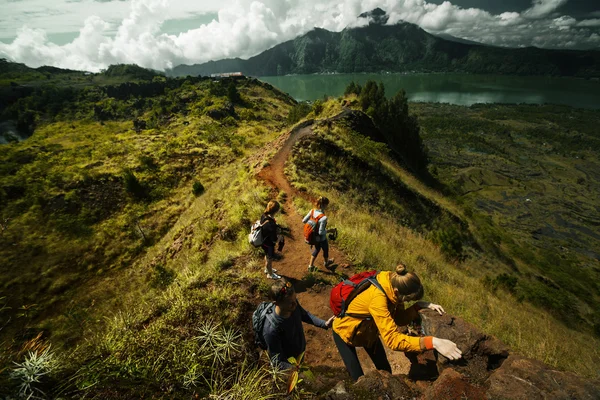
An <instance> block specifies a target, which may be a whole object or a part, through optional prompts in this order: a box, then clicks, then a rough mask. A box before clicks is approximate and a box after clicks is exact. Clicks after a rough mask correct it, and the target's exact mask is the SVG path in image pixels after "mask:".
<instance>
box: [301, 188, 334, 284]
mask: <svg viewBox="0 0 600 400" xmlns="http://www.w3.org/2000/svg"><path fill="white" fill-rule="evenodd" d="M328 205H329V199H328V198H327V197H323V196H321V197H319V198H318V199H317V201H316V203H315V208H313V209H312V210H310V211H309V212H308V214H306V216H305V217H304V218H303V219H302V222H303V223H304V224H305V226H306V225H308V224H312V225H313V226H314V228H312V230H314V234H313V236H312V237H311V238H310V239H309V238H306V237H305V239H306V241H307V243H308V244H310V245H311V249H312V252H311V255H310V261H309V263H308V272H314V271H316V270H317V267H315V261H316V260H317V255H319V252H320V251H321V249H323V259H324V262H325V268H327V269H331V267H332V266H333V263H334V260H333V259H329V242H328V241H327V216H326V215H325V209H326V208H327V206H328ZM305 232H306V228H305ZM305 234H306V233H305Z"/></svg>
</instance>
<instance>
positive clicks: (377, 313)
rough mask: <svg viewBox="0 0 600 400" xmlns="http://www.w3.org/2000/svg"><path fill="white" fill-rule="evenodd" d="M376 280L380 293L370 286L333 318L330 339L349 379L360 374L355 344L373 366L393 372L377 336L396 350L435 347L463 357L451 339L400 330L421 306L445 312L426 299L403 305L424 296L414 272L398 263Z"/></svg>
mask: <svg viewBox="0 0 600 400" xmlns="http://www.w3.org/2000/svg"><path fill="white" fill-rule="evenodd" d="M377 282H379V284H380V285H381V287H382V289H383V292H382V291H381V290H380V289H379V288H377V287H376V286H375V285H371V286H370V287H369V288H367V289H366V290H365V291H364V292H362V293H360V294H359V295H358V296H356V297H355V298H354V300H352V302H351V303H350V305H349V306H348V309H347V310H346V315H345V316H344V317H341V318H336V319H335V320H334V321H333V340H334V342H335V344H336V346H337V348H338V351H339V352H340V355H341V357H342V360H343V361H344V365H345V366H346V369H347V370H348V372H349V373H350V376H351V377H352V379H354V380H357V379H358V378H359V377H361V376H362V375H363V370H362V367H361V366H360V362H359V361H358V356H357V354H356V347H364V348H365V350H366V351H367V354H369V357H371V360H373V363H374V364H375V368H377V369H378V370H385V371H388V372H390V373H391V372H392V368H391V366H390V363H389V362H388V360H387V357H386V355H385V349H384V348H383V345H382V344H381V340H380V339H379V336H381V339H383V342H384V343H385V345H386V346H387V347H389V348H390V349H392V350H395V351H403V352H422V351H425V350H431V349H435V350H437V351H438V352H439V353H440V354H442V355H443V356H445V357H446V358H448V359H450V360H455V359H458V358H460V357H462V353H461V351H460V349H459V348H458V347H457V346H456V344H455V343H454V342H452V341H450V340H446V339H440V338H435V337H432V336H425V337H414V336H408V335H405V334H404V333H402V332H401V331H400V329H399V327H400V326H404V325H408V324H409V323H410V322H411V321H413V320H415V319H417V318H418V316H419V314H418V313H419V310H420V309H422V308H428V309H431V310H435V311H437V312H439V313H440V314H442V313H444V309H443V308H442V307H441V306H439V305H437V304H432V303H429V302H426V301H418V302H416V303H415V304H414V305H413V306H412V307H409V308H405V305H404V304H405V303H407V302H409V301H415V300H420V299H421V298H422V297H423V285H422V284H421V280H420V279H419V277H418V276H417V275H416V274H415V273H413V272H408V271H407V270H406V267H405V266H404V265H402V264H400V265H398V266H397V267H396V271H395V272H392V271H382V272H380V273H379V274H377ZM384 292H385V293H384Z"/></svg>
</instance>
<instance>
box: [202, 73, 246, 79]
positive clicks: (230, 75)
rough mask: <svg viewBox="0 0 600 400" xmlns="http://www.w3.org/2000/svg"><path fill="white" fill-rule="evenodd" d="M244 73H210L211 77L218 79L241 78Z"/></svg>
mask: <svg viewBox="0 0 600 400" xmlns="http://www.w3.org/2000/svg"><path fill="white" fill-rule="evenodd" d="M243 76H244V74H242V73H241V72H222V73H220V74H210V77H211V78H215V79H219V78H241V77H243Z"/></svg>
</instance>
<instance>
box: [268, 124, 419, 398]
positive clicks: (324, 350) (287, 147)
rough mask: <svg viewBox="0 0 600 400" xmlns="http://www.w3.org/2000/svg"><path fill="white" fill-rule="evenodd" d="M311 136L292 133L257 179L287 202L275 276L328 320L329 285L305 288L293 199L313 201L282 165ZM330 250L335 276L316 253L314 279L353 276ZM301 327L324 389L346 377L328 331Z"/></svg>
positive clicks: (399, 362) (400, 365) (400, 363)
mask: <svg viewBox="0 0 600 400" xmlns="http://www.w3.org/2000/svg"><path fill="white" fill-rule="evenodd" d="M334 118H335V117H334ZM313 134H314V132H313V130H312V124H308V123H307V124H305V125H304V126H300V127H297V128H296V129H295V130H293V131H291V132H290V134H289V136H288V137H287V139H285V141H284V142H283V144H282V145H281V148H280V149H279V150H278V151H277V153H276V154H275V155H274V156H273V158H272V159H271V160H270V164H269V165H268V166H267V167H265V168H263V169H262V170H261V171H260V172H259V173H258V177H259V178H260V179H262V180H264V181H265V182H267V183H268V184H269V185H270V186H271V187H273V189H274V192H275V193H277V192H279V191H280V190H283V191H284V192H285V193H286V194H287V200H286V202H285V203H284V204H282V208H283V214H284V215H283V216H281V215H280V216H279V218H280V219H281V218H283V219H285V221H286V222H287V224H288V226H289V227H290V231H291V232H290V237H288V238H286V244H285V248H284V249H283V256H282V258H281V259H280V260H277V261H274V262H273V267H274V268H276V269H277V270H278V272H277V273H278V274H280V275H282V276H284V277H286V278H287V279H289V280H290V281H292V282H293V283H294V287H295V288H296V291H297V292H298V299H299V302H300V303H301V304H302V306H303V307H304V308H305V309H306V310H308V311H310V312H311V313H312V314H314V315H316V316H318V317H320V318H323V319H327V318H329V317H330V316H331V315H332V313H331V309H330V308H329V293H330V290H331V286H329V285H324V284H319V283H317V284H314V285H312V286H311V287H307V286H308V285H307V281H306V280H305V278H306V275H307V273H308V271H307V267H308V262H309V259H310V247H309V246H308V245H307V244H306V243H305V242H304V237H303V224H302V218H303V217H304V215H301V214H300V213H299V212H298V211H297V210H296V209H295V207H294V205H293V199H294V197H297V196H300V197H303V198H305V199H306V200H309V201H311V203H312V200H313V199H310V198H309V197H308V196H307V195H306V194H305V193H300V192H298V191H297V190H295V189H294V188H293V187H292V186H291V185H290V183H289V182H288V180H287V178H286V176H285V174H284V166H285V163H286V161H287V159H288V158H289V156H290V154H291V151H292V147H293V145H294V143H296V142H297V141H298V140H299V139H301V138H303V137H305V136H308V135H313ZM329 223H330V225H331V226H335V221H330V222H329ZM329 247H330V249H329V253H330V255H329V257H330V258H334V259H335V262H336V264H338V265H339V267H338V269H337V271H336V273H335V274H334V273H331V272H329V271H327V270H326V269H325V268H324V267H323V256H322V254H319V255H318V258H317V261H316V263H315V265H316V266H317V267H318V268H319V271H318V272H316V274H315V275H316V278H317V280H319V278H322V277H324V276H327V275H328V276H329V277H331V276H332V275H336V278H337V279H336V281H340V280H341V279H342V276H343V275H352V274H353V273H354V272H353V268H352V266H351V264H350V262H349V259H348V257H347V256H346V255H345V254H344V253H343V252H341V251H340V250H339V249H338V248H337V247H336V246H335V244H334V243H332V242H330V245H329ZM265 279H266V278H265ZM304 328H305V333H306V340H307V347H306V361H307V363H308V364H309V365H310V366H311V367H312V369H313V372H315V376H317V381H318V382H321V383H322V384H323V385H324V386H325V385H327V384H328V383H329V384H330V383H331V382H326V381H328V380H336V381H337V380H340V379H346V378H349V375H348V374H347V373H346V370H345V368H344V364H343V362H342V359H341V357H340V355H339V353H338V351H337V348H336V347H335V344H334V343H333V339H332V337H331V331H330V330H329V331H325V330H323V329H319V328H315V327H313V326H312V325H306V324H305V325H304ZM386 352H387V353H388V359H389V361H390V364H391V365H392V372H393V373H395V374H398V373H407V372H408V368H409V366H410V364H409V362H408V360H407V359H406V357H405V356H404V355H403V354H401V353H397V352H392V351H389V350H387V349H386ZM359 357H360V360H361V364H362V366H363V369H364V371H365V372H368V371H370V370H372V369H374V366H373V364H372V362H371V360H370V359H369V357H368V355H367V354H366V352H364V350H363V349H359ZM334 384H335V383H334ZM327 386H328V385H327Z"/></svg>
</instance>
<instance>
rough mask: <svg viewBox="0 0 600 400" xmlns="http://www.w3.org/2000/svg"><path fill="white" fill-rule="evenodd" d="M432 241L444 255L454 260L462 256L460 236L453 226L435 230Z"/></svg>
mask: <svg viewBox="0 0 600 400" xmlns="http://www.w3.org/2000/svg"><path fill="white" fill-rule="evenodd" d="M433 241H434V242H435V243H437V244H438V245H439V246H440V250H441V251H442V253H444V254H445V255H446V257H448V258H450V259H456V260H460V259H462V258H463V245H462V237H461V235H460V233H459V232H458V231H457V230H456V229H455V228H454V227H453V226H449V227H447V228H443V229H440V230H437V231H435V232H434V233H433Z"/></svg>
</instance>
